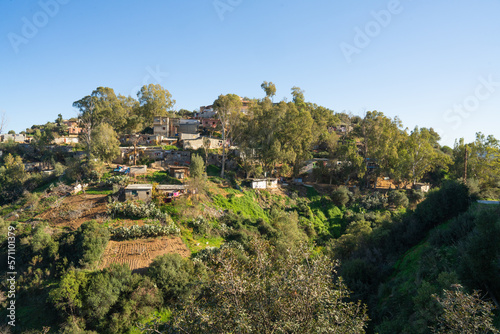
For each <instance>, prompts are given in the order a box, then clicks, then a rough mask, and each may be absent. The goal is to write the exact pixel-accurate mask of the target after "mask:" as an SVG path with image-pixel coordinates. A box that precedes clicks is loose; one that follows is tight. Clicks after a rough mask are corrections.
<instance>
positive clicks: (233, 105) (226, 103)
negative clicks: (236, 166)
mask: <svg viewBox="0 0 500 334" xmlns="http://www.w3.org/2000/svg"><path fill="white" fill-rule="evenodd" d="M242 105H243V103H242V101H241V99H240V97H239V96H238V95H235V94H227V95H219V97H218V98H217V100H215V101H214V103H213V108H214V110H215V111H216V113H217V117H218V118H219V121H220V123H221V127H222V168H221V174H220V175H221V177H224V171H225V164H226V148H227V143H228V141H230V140H231V139H232V135H233V130H234V128H235V127H236V126H237V123H238V122H239V119H240V117H241V114H240V113H241V107H242Z"/></svg>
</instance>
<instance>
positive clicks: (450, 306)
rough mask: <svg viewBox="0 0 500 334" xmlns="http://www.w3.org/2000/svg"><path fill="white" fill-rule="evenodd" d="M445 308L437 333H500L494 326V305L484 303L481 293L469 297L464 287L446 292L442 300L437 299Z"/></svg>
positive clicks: (456, 287) (457, 287)
mask: <svg viewBox="0 0 500 334" xmlns="http://www.w3.org/2000/svg"><path fill="white" fill-rule="evenodd" d="M435 298H436V300H437V301H438V303H439V304H440V305H441V306H442V307H443V309H444V314H443V315H442V316H441V317H440V321H439V325H438V326H437V328H433V329H434V332H435V333H500V331H499V330H498V329H497V328H495V327H494V326H493V312H492V310H493V309H494V308H495V306H494V305H493V303H491V302H488V301H484V300H483V298H482V297H481V294H480V293H479V291H474V292H473V293H472V295H469V294H467V293H465V292H464V291H463V288H462V286H460V285H456V286H454V289H453V290H445V291H444V296H443V297H442V298H440V297H437V296H436V297H435Z"/></svg>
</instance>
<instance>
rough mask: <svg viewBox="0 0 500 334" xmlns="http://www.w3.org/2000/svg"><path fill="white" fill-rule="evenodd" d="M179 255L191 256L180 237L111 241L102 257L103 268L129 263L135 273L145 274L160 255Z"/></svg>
mask: <svg viewBox="0 0 500 334" xmlns="http://www.w3.org/2000/svg"><path fill="white" fill-rule="evenodd" d="M168 253H178V254H180V255H181V256H184V257H187V256H189V255H190V254H191V252H190V251H189V249H188V248H187V247H186V245H185V244H184V243H183V242H182V240H181V238H179V237H175V238H172V237H162V238H150V239H135V240H127V241H110V242H109V243H108V246H107V247H106V250H105V252H104V255H103V257H102V262H101V268H106V267H108V266H110V265H111V264H112V263H120V264H123V263H127V264H128V265H129V266H130V269H132V270H133V271H135V272H143V271H145V270H147V267H149V265H150V264H151V262H152V261H153V259H154V258H155V257H157V256H158V255H163V254H168Z"/></svg>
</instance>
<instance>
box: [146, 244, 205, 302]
mask: <svg viewBox="0 0 500 334" xmlns="http://www.w3.org/2000/svg"><path fill="white" fill-rule="evenodd" d="M204 275H205V272H204V266H203V265H202V264H198V265H195V264H194V263H193V261H191V260H190V259H185V258H183V257H181V256H180V255H179V254H176V253H172V254H165V255H162V256H158V257H157V258H155V259H154V260H153V262H152V263H151V266H150V267H149V269H148V276H149V277H151V279H152V280H153V281H154V282H155V283H156V285H157V286H158V287H159V288H160V289H161V291H162V292H163V297H164V298H165V299H166V300H176V299H178V298H181V297H184V296H186V295H187V294H189V293H192V292H194V291H196V289H195V285H196V284H198V283H199V280H200V279H201V278H202V277H203V276H204Z"/></svg>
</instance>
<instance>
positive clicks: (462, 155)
mask: <svg viewBox="0 0 500 334" xmlns="http://www.w3.org/2000/svg"><path fill="white" fill-rule="evenodd" d="M466 157H467V170H466V171H467V174H466V175H465V166H466V164H465V159H466ZM453 160H454V165H453V168H452V172H453V175H454V176H455V177H456V178H465V177H467V178H468V179H475V180H477V182H478V183H479V188H480V192H481V195H482V196H483V197H491V198H495V197H497V196H498V195H499V194H500V189H499V188H500V186H499V185H500V142H499V141H498V139H496V138H495V137H494V136H491V135H490V136H485V135H484V134H482V133H481V132H478V133H476V140H475V141H474V142H472V143H468V144H466V143H465V141H464V139H463V138H461V139H459V140H458V141H456V142H455V146H454V148H453Z"/></svg>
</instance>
